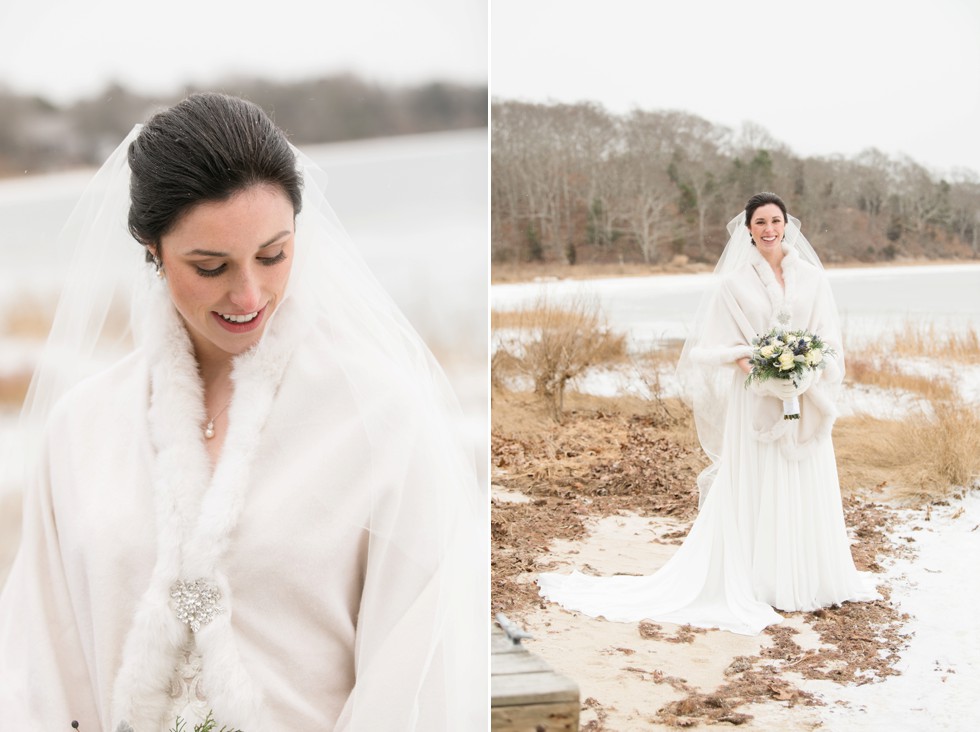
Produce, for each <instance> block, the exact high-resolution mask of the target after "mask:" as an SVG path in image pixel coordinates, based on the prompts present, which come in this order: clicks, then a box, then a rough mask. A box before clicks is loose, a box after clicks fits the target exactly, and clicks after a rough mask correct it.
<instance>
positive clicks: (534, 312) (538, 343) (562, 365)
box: [491, 298, 626, 422]
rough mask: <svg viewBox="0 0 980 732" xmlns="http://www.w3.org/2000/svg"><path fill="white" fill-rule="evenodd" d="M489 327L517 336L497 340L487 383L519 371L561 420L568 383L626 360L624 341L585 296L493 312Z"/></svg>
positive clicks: (554, 417) (623, 337)
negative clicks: (601, 366)
mask: <svg viewBox="0 0 980 732" xmlns="http://www.w3.org/2000/svg"><path fill="white" fill-rule="evenodd" d="M491 327H492V328H493V330H494V331H496V332H499V331H500V330H502V329H505V328H506V329H512V330H514V331H516V332H517V333H518V335H516V336H514V337H513V338H511V339H508V340H506V341H504V340H501V341H499V342H498V345H497V348H496V350H495V352H494V355H493V357H492V358H491V380H492V382H493V383H494V384H497V385H499V384H500V383H502V381H503V378H504V377H505V375H506V374H507V373H514V372H516V373H521V374H524V375H526V376H529V377H530V378H531V380H532V381H533V383H534V392H535V394H537V395H538V396H539V397H540V398H541V399H542V400H543V401H544V402H545V403H546V404H547V405H548V407H549V409H550V412H551V416H552V418H553V419H554V420H555V421H557V422H560V421H561V419H562V414H563V406H564V398H565V389H566V387H567V386H568V382H570V381H571V380H572V379H574V378H575V377H576V376H579V375H580V374H582V373H584V372H585V370H586V369H588V368H589V367H591V366H595V365H597V364H605V363H618V362H622V361H624V360H625V358H626V338H625V336H623V335H622V334H618V333H614V332H613V331H612V330H610V329H609V327H608V326H607V325H606V324H605V320H604V318H603V317H602V314H601V312H600V310H599V305H598V303H597V302H595V301H592V300H588V299H586V298H578V299H574V300H572V301H571V302H569V303H567V304H563V305H555V304H553V303H550V302H548V300H547V299H545V298H541V299H539V300H538V301H537V302H536V303H535V304H534V306H533V307H531V308H528V309H525V310H520V311H516V312H509V313H497V312H495V313H493V314H492V316H491Z"/></svg>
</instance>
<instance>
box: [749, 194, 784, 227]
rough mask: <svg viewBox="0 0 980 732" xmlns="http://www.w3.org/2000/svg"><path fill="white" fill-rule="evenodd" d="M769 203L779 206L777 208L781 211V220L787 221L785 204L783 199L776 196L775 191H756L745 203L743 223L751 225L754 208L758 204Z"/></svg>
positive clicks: (757, 206) (758, 205)
mask: <svg viewBox="0 0 980 732" xmlns="http://www.w3.org/2000/svg"><path fill="white" fill-rule="evenodd" d="M770 203H774V204H776V205H777V206H779V210H780V211H782V212H783V221H784V222H786V221H789V214H788V213H786V204H785V203H783V199H781V198H780V197H779V196H777V195H776V194H775V193H767V192H763V193H756V194H755V195H754V196H752V198H750V199H749V202H748V203H747V204H745V225H746V226H748V227H751V226H752V216H753V215H754V214H755V210H756V209H757V208H759V207H760V206H766V205H768V204H770Z"/></svg>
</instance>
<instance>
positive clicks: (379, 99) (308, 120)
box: [0, 74, 487, 175]
mask: <svg viewBox="0 0 980 732" xmlns="http://www.w3.org/2000/svg"><path fill="white" fill-rule="evenodd" d="M205 88H206V89H207V90H209V91H219V92H224V93H227V94H233V95H236V96H241V97H245V98H246V99H250V100H252V101H253V102H255V103H256V104H258V105H259V106H261V107H262V108H263V109H265V110H266V112H268V113H269V114H270V116H272V118H273V119H274V120H275V121H276V123H277V124H278V125H279V126H280V127H282V128H283V129H284V130H285V131H286V134H287V135H288V136H289V139H290V140H291V141H292V142H293V143H295V144H298V145H303V144H313V143H321V142H334V141H338V140H351V139H358V138H367V137H383V136H389V135H402V134H412V133H420V132H434V131H441V130H451V129H463V128H468V127H486V126H487V87H486V85H462V84H455V83H444V82H438V81H433V82H430V83H425V84H419V85H416V86H405V87H393V86H383V85H379V84H375V83H371V82H368V81H365V80H364V79H361V78H359V77H357V76H355V75H352V74H339V75H333V76H327V77H321V78H316V79H309V80H304V81H294V82H288V83H276V82H271V81H265V80H261V79H241V80H236V81H226V82H223V83H219V84H215V85H209V86H207V87H194V86H189V87H186V88H184V89H182V90H180V91H179V92H175V93H173V94H168V95H157V96H150V95H145V94H140V93H137V92H134V91H131V90H129V89H126V88H125V87H123V86H121V85H119V84H110V85H109V86H108V87H107V88H106V89H105V90H104V91H103V92H101V93H99V94H96V95H94V96H92V97H90V98H87V99H82V100H79V101H77V102H74V103H72V104H70V105H64V106H59V105H57V104H54V103H52V102H50V101H48V100H46V99H44V98H43V97H39V96H34V95H25V94H17V93H14V92H11V91H9V90H4V89H2V88H0V174H7V175H23V174H24V173H25V172H29V173H39V172H46V171H51V170H58V169H64V168H69V167H74V166H80V165H99V164H101V163H102V161H103V160H104V159H105V157H106V156H107V155H108V154H109V152H111V151H112V150H113V149H114V148H115V147H116V145H118V144H119V141H120V140H122V138H123V137H125V136H126V134H127V133H128V132H129V131H130V129H132V127H133V125H134V124H136V123H138V122H143V121H145V120H146V119H147V118H148V117H149V116H150V115H152V114H153V112H155V111H157V110H159V109H161V108H164V107H167V106H170V105H172V104H174V103H176V102H178V101H180V100H181V99H182V98H184V97H185V96H187V95H188V94H190V93H192V92H195V91H203V90H204V89H205Z"/></svg>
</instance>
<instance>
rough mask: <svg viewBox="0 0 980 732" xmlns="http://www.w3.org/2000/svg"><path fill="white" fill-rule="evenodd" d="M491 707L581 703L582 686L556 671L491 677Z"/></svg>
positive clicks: (494, 675) (493, 675)
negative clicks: (579, 698) (579, 693)
mask: <svg viewBox="0 0 980 732" xmlns="http://www.w3.org/2000/svg"><path fill="white" fill-rule="evenodd" d="M490 700H491V701H490V706H491V707H498V706H501V707H506V706H516V705H519V704H542V703H545V702H562V701H574V702H575V703H576V704H577V703H578V686H577V685H576V684H575V682H574V681H572V680H571V679H568V678H566V677H564V676H560V675H559V674H556V673H555V672H554V671H537V672H531V673H525V674H505V675H499V676H498V675H496V674H492V675H491V676H490Z"/></svg>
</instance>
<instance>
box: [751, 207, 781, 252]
mask: <svg viewBox="0 0 980 732" xmlns="http://www.w3.org/2000/svg"><path fill="white" fill-rule="evenodd" d="M785 228H786V219H785V217H784V216H783V211H782V209H781V208H779V206H777V205H776V204H775V203H767V204H766V205H764V206H759V208H757V209H756V210H755V211H754V212H753V213H752V220H751V221H749V233H750V234H751V235H752V241H754V242H755V245H756V246H757V247H758V248H759V251H760V252H763V253H765V252H767V251H775V250H777V249H781V242H782V241H783V234H784V231H785Z"/></svg>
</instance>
